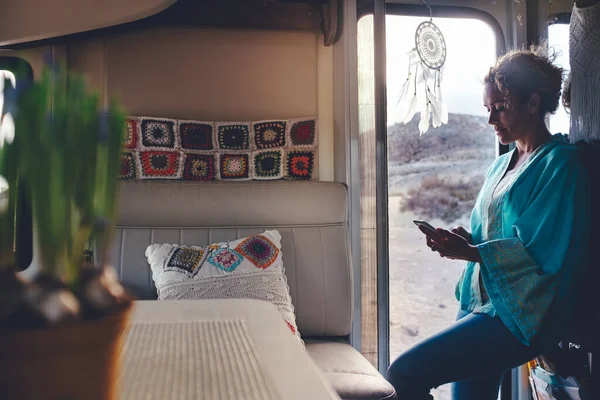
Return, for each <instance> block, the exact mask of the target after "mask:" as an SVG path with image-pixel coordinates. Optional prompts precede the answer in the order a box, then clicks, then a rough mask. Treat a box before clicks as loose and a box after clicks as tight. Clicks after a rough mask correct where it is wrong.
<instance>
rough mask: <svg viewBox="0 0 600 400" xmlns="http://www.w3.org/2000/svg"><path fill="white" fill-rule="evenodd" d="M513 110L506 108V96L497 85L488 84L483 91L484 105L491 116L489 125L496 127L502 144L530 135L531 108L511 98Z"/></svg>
mask: <svg viewBox="0 0 600 400" xmlns="http://www.w3.org/2000/svg"><path fill="white" fill-rule="evenodd" d="M509 100H510V104H511V108H510V109H508V108H506V106H505V103H506V100H505V99H504V95H503V94H502V92H500V91H499V90H498V89H497V88H496V86H495V85H493V84H491V83H487V84H486V85H485V90H484V91H483V105H484V106H485V108H487V110H488V112H489V114H490V116H489V118H488V124H490V125H492V126H493V127H494V130H495V131H496V136H498V140H499V141H500V143H502V144H509V143H513V142H515V141H517V140H519V139H522V138H523V137H524V136H526V135H527V134H528V132H529V131H530V129H529V128H530V127H531V122H532V120H533V118H532V117H533V115H532V114H531V112H530V110H529V107H528V106H527V105H526V104H520V103H519V101H518V100H517V99H516V98H513V97H510V98H509Z"/></svg>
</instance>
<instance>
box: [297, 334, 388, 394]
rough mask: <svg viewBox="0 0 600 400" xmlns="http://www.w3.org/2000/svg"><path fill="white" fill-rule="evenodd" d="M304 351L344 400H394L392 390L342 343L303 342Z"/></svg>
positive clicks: (374, 370) (367, 363)
mask: <svg viewBox="0 0 600 400" xmlns="http://www.w3.org/2000/svg"><path fill="white" fill-rule="evenodd" d="M305 344H306V350H307V351H308V354H310V356H311V357H312V359H313V360H314V361H315V363H316V364H317V366H319V368H321V371H323V372H324V373H325V376H326V377H327V378H328V379H329V382H330V383H331V384H332V386H333V388H334V389H335V390H336V391H337V393H338V394H339V396H340V397H341V398H342V399H344V400H383V399H385V400H388V399H395V398H396V392H395V391H394V387H393V386H392V385H391V384H390V383H389V382H388V381H386V380H385V379H384V378H383V376H381V374H380V373H379V372H378V371H377V370H376V369H375V367H373V366H372V365H371V363H369V361H367V359H365V358H364V357H363V356H362V355H361V354H360V353H359V352H358V351H356V349H354V348H353V347H352V346H350V345H349V344H348V343H347V342H344V341H342V340H314V339H306V340H305Z"/></svg>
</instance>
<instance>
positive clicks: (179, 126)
mask: <svg viewBox="0 0 600 400" xmlns="http://www.w3.org/2000/svg"><path fill="white" fill-rule="evenodd" d="M126 124H127V130H126V135H125V136H126V137H125V141H124V143H123V154H122V157H121V161H122V167H121V174H120V178H121V179H183V180H194V181H212V180H227V181H243V180H276V179H291V180H313V179H316V177H317V164H316V163H317V137H318V130H319V129H318V120H317V118H316V117H309V118H295V119H290V120H265V121H255V122H207V121H190V120H175V119H169V118H153V117H129V118H128V119H127V122H126Z"/></svg>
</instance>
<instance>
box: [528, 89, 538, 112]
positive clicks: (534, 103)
mask: <svg viewBox="0 0 600 400" xmlns="http://www.w3.org/2000/svg"><path fill="white" fill-rule="evenodd" d="M540 103H541V100H540V95H539V94H538V93H533V94H532V95H531V97H530V98H529V101H528V102H527V110H528V111H529V113H530V114H537V113H538V112H539V111H540V105H541V104H540Z"/></svg>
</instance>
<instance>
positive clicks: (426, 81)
mask: <svg viewBox="0 0 600 400" xmlns="http://www.w3.org/2000/svg"><path fill="white" fill-rule="evenodd" d="M423 3H425V5H426V6H427V7H428V8H429V21H425V22H422V23H421V24H419V26H418V27H417V30H416V32H415V47H414V48H413V49H412V50H411V51H410V52H409V53H408V77H407V78H406V82H404V84H403V85H402V89H401V91H400V97H399V99H398V103H397V105H398V106H399V107H400V116H401V117H403V120H402V122H403V123H405V124H407V123H409V122H410V121H411V120H412V119H413V117H414V115H415V114H416V113H417V108H420V111H421V121H420V122H419V132H420V133H421V134H423V133H425V132H427V130H429V126H430V125H433V127H434V128H437V127H438V126H441V125H442V124H447V123H448V109H447V107H446V105H445V104H444V102H443V101H442V88H441V85H442V75H443V68H444V63H445V62H446V41H445V40H444V35H442V32H441V31H440V30H439V28H438V27H437V26H436V25H435V24H434V23H433V22H432V20H433V15H432V11H431V7H430V6H429V4H427V2H426V1H425V0H423ZM432 88H433V90H432ZM419 93H421V94H422V96H423V98H419V97H420V96H418V94H419ZM418 103H421V104H418ZM430 120H431V122H430Z"/></svg>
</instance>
